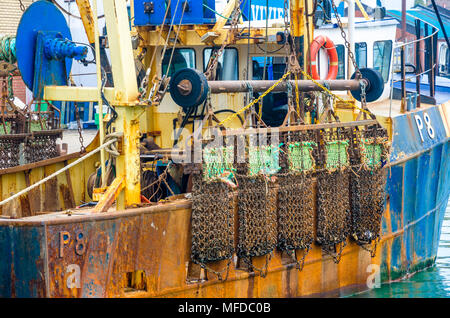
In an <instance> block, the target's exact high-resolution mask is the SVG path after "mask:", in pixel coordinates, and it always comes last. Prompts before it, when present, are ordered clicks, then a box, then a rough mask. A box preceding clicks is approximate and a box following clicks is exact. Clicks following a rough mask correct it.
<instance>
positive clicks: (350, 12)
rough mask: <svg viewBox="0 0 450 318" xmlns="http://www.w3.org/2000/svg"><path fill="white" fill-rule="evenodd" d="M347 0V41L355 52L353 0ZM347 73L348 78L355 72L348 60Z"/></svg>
mask: <svg viewBox="0 0 450 318" xmlns="http://www.w3.org/2000/svg"><path fill="white" fill-rule="evenodd" d="M347 1H348V42H349V44H350V50H351V51H352V52H355V37H354V34H355V0H347ZM347 64H348V68H347V69H348V74H347V78H350V77H351V76H352V74H353V73H354V72H355V67H354V66H353V63H352V62H351V61H350V59H349V60H348V63H347Z"/></svg>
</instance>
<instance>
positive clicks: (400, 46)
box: [389, 14, 439, 117]
mask: <svg viewBox="0 0 450 318" xmlns="http://www.w3.org/2000/svg"><path fill="white" fill-rule="evenodd" d="M408 15H409V14H408ZM409 16H411V17H413V16H412V15H409ZM414 18H415V29H416V39H415V40H412V41H408V42H404V43H396V45H394V47H393V54H392V61H391V65H392V67H391V80H390V82H391V83H390V84H391V96H390V108H389V117H390V116H391V114H392V100H393V98H394V84H395V83H398V82H401V101H402V102H401V108H400V112H401V113H404V112H406V111H407V110H410V109H408V105H407V91H406V82H407V81H410V80H412V79H414V78H415V79H416V94H417V98H416V106H415V107H417V108H420V103H421V100H420V99H421V98H420V84H421V78H422V75H425V74H428V83H429V85H430V92H429V93H430V97H431V98H434V97H435V83H436V74H437V71H436V68H437V61H436V60H437V34H438V32H439V29H438V28H437V27H435V26H434V25H431V24H429V23H427V22H426V21H424V20H422V19H420V18H416V17H414ZM422 23H423V29H424V36H423V37H422ZM429 28H430V30H431V34H429ZM422 43H424V49H422ZM411 45H415V58H414V59H415V63H414V68H415V70H414V73H415V74H414V75H412V76H410V77H406V60H405V54H406V53H405V51H406V48H407V47H408V46H411ZM395 50H400V73H401V79H399V80H394V72H395V70H394V59H395V56H396V54H395ZM422 53H424V56H423V59H424V63H425V65H424V67H426V66H427V64H428V66H429V67H428V69H426V70H422V69H423V68H422Z"/></svg>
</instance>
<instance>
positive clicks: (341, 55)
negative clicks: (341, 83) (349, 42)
mask: <svg viewBox="0 0 450 318" xmlns="http://www.w3.org/2000/svg"><path fill="white" fill-rule="evenodd" d="M336 52H337V55H338V74H337V76H336V79H345V47H344V46H343V45H342V44H339V45H336Z"/></svg>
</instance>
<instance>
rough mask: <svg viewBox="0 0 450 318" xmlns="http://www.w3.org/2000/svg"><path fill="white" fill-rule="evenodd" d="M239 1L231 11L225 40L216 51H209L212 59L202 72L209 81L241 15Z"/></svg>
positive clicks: (240, 0)
mask: <svg viewBox="0 0 450 318" xmlns="http://www.w3.org/2000/svg"><path fill="white" fill-rule="evenodd" d="M241 2H242V0H239V3H238V4H236V7H235V9H234V11H233V13H232V19H231V25H230V29H229V30H228V32H227V35H226V37H225V40H224V41H223V43H222V46H221V47H220V49H219V50H217V51H214V50H213V52H212V53H211V58H212V60H211V62H210V63H209V66H208V69H207V70H206V72H205V73H204V74H205V76H206V78H207V79H208V80H209V81H212V80H214V78H213V77H212V76H213V75H214V73H215V71H216V68H217V64H218V62H219V58H220V57H221V56H222V54H223V52H224V50H225V48H226V47H227V45H228V44H229V43H228V40H229V38H230V35H231V33H233V31H234V30H235V29H236V28H237V25H238V22H239V18H240V16H241V9H240V7H241ZM249 36H250V35H249ZM247 72H248V70H247Z"/></svg>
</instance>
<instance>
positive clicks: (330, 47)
mask: <svg viewBox="0 0 450 318" xmlns="http://www.w3.org/2000/svg"><path fill="white" fill-rule="evenodd" d="M322 47H323V48H324V49H326V50H327V53H328V58H329V59H330V65H329V67H328V76H327V78H326V80H334V79H336V77H337V74H338V55H337V51H336V46H335V45H334V43H333V41H331V40H330V38H329V37H327V36H325V35H319V36H318V37H316V38H315V39H314V40H313V41H312V43H311V48H310V52H311V61H310V63H311V75H312V77H313V78H314V79H315V80H319V79H320V75H319V72H318V71H317V62H316V60H317V55H318V54H319V50H320V49H321V48H322Z"/></svg>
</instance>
